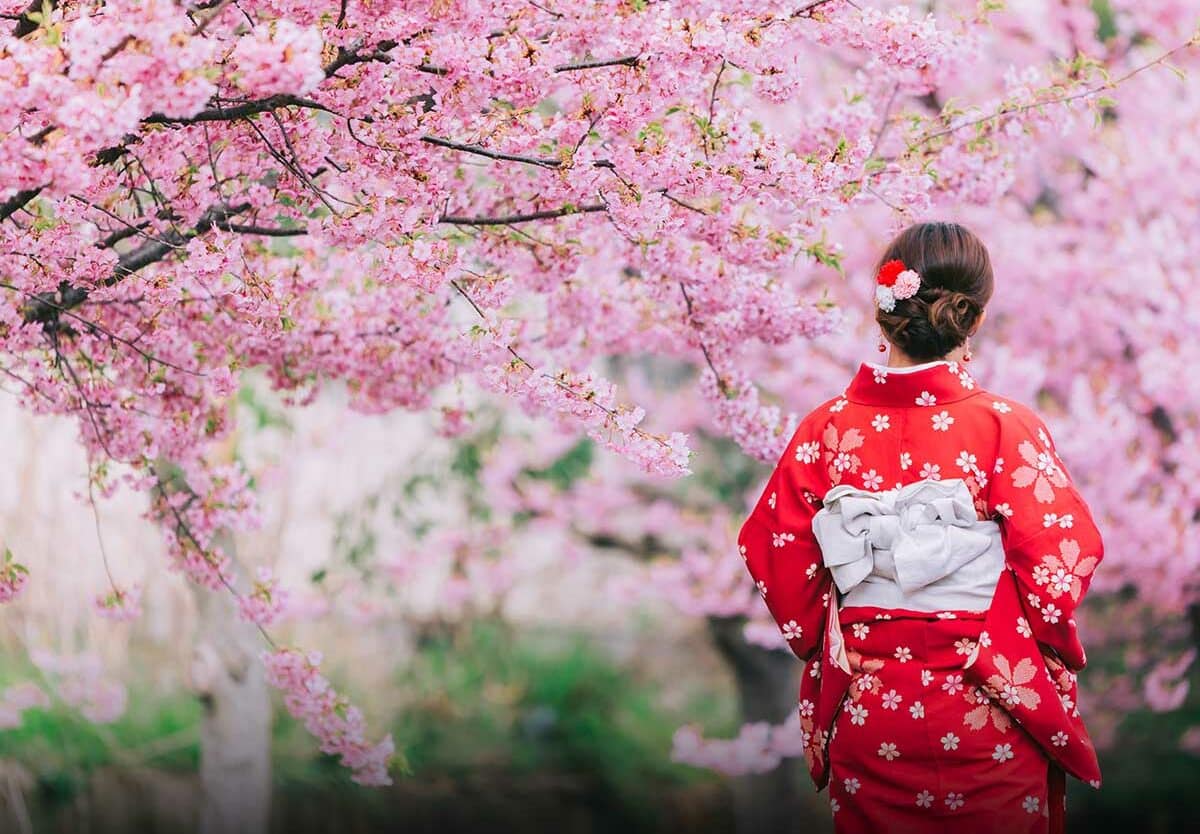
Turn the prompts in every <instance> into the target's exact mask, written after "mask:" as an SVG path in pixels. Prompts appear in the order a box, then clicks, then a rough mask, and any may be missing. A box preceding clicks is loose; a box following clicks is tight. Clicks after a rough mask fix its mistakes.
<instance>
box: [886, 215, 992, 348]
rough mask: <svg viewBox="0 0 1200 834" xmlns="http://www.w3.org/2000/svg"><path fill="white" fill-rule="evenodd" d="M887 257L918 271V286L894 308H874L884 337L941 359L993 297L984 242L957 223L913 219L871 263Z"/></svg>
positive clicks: (976, 321)
mask: <svg viewBox="0 0 1200 834" xmlns="http://www.w3.org/2000/svg"><path fill="white" fill-rule="evenodd" d="M891 260H900V261H903V262H904V267H905V268H906V269H912V270H916V271H917V272H918V273H920V275H921V289H920V290H919V291H918V292H917V294H916V295H915V296H913V297H912V298H905V299H900V300H898V301H897V302H896V309H894V310H893V311H892V312H890V313H889V312H886V311H885V310H882V309H877V310H876V313H875V320H876V321H877V322H879V326H880V327H882V328H883V332H884V333H885V334H886V335H887V337H888V340H889V341H891V343H892V344H894V345H895V346H896V347H898V348H899V349H900V350H902V351H904V353H905V354H907V355H908V356H910V357H912V358H913V359H917V360H925V361H928V360H931V359H940V358H942V357H943V356H945V355H946V354H948V353H950V351H952V350H954V349H955V348H956V347H958V346H959V345H961V344H962V343H963V342H965V341H966V340H967V337H968V336H970V335H971V334H972V333H973V332H974V331H975V328H976V327H977V326H978V324H979V316H980V315H981V314H982V313H983V308H984V307H986V306H987V303H988V301H989V300H991V297H992V289H993V279H992V261H991V258H989V257H988V251H987V247H985V246H984V245H983V241H981V240H980V239H979V238H978V237H976V236H975V235H974V233H972V232H971V231H970V230H968V229H966V228H965V227H963V226H960V225H958V224H957V223H915V224H913V225H912V226H909V227H908V228H907V229H905V230H904V231H902V232H901V233H900V234H898V235H897V236H896V238H895V239H894V240H893V241H892V242H891V243H890V244H888V247H887V249H886V250H884V253H883V257H881V258H880V259H879V263H878V264H877V265H876V267H875V272H876V274H878V272H879V267H880V266H882V265H883V264H885V263H887V262H888V261H891Z"/></svg>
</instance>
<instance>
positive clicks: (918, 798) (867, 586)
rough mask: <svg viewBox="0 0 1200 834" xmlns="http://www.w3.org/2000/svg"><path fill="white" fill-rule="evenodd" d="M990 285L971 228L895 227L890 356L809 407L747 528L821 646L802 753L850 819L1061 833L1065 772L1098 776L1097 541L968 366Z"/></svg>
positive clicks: (1032, 440) (881, 306) (761, 573)
mask: <svg viewBox="0 0 1200 834" xmlns="http://www.w3.org/2000/svg"><path fill="white" fill-rule="evenodd" d="M992 286H993V278H992V267H991V262H990V259H989V257H988V253H987V250H986V248H985V247H984V246H983V244H982V243H981V242H980V240H979V239H978V238H977V237H976V236H975V235H974V234H972V233H971V232H970V231H968V230H967V229H965V228H963V227H962V226H959V225H956V224H952V223H921V224H917V225H914V226H911V227H909V228H908V229H906V230H904V231H903V232H902V233H901V234H900V235H899V236H898V237H897V238H896V239H895V240H894V241H892V243H891V245H889V246H888V248H887V251H886V252H885V253H884V254H883V257H882V258H881V259H880V265H879V267H878V269H877V271H876V288H875V301H876V306H877V315H876V320H877V321H878V323H879V326H880V328H881V329H882V333H883V336H885V337H886V339H887V341H888V342H890V343H891V354H890V357H889V361H888V363H887V365H886V366H885V365H876V364H872V363H863V364H862V365H861V367H860V368H859V369H858V372H857V374H855V376H854V378H853V379H852V380H851V381H850V384H849V386H848V387H847V388H846V390H845V392H844V393H843V394H841V395H840V396H838V397H835V398H834V399H832V400H829V401H828V402H826V403H825V404H823V405H821V406H820V407H818V408H817V409H816V410H814V411H813V412H812V413H811V414H809V415H808V416H807V417H806V418H805V419H804V420H803V422H802V423H801V424H800V427H799V428H798V429H797V431H796V433H795V435H794V436H793V437H792V439H791V441H790V443H789V444H788V446H787V449H786V451H785V452H784V454H783V457H782V458H781V459H780V461H779V464H778V466H777V467H776V469H775V471H774V473H773V474H772V475H771V478H770V480H769V482H768V483H767V486H766V488H765V489H764V490H763V493H762V496H761V498H760V499H759V501H758V503H757V505H756V506H755V508H754V510H753V512H752V513H751V515H750V517H749V519H748V520H747V521H746V523H745V525H744V527H743V528H742V530H741V533H740V535H739V537H738V543H739V545H740V549H741V552H742V555H743V557H744V558H745V560H746V565H747V568H748V569H749V571H750V574H751V576H752V577H753V578H754V580H755V581H756V583H757V585H758V589H759V592H760V593H761V594H762V595H763V598H764V600H765V601H766V603H767V606H768V608H769V609H770V611H771V614H772V616H773V617H774V618H775V620H776V621H777V622H778V623H779V626H780V628H781V629H782V631H783V635H784V637H785V638H786V639H787V642H788V644H789V646H790V647H791V648H792V650H793V651H794V652H795V653H796V655H797V656H798V657H799V658H800V659H801V660H804V661H808V660H810V659H812V660H813V662H812V663H809V664H808V665H807V667H806V669H805V673H804V675H803V676H802V679H801V681H802V682H801V685H800V719H801V728H802V730H803V734H804V752H805V758H806V759H807V762H808V765H809V769H810V772H811V774H812V778H813V780H814V782H815V783H816V785H817V789H818V790H820V789H821V788H823V787H825V786H826V785H828V786H829V791H830V806H831V808H832V810H833V818H834V824H835V829H836V830H837V831H838V832H839V834H859V832H862V834H868V833H869V834H881V832H888V833H889V834H890V833H894V834H901V832H914V834H918V833H919V834H928V833H929V832H971V834H983V832H1004V834H1019V833H1020V832H1039V834H1042V833H1043V832H1060V831H1062V830H1063V818H1064V812H1065V796H1064V781H1065V778H1064V773H1070V774H1072V775H1074V776H1076V777H1077V778H1079V779H1082V780H1085V781H1088V782H1090V783H1091V784H1092V786H1093V787H1099V785H1100V771H1099V766H1098V764H1097V762H1096V755H1095V750H1094V748H1093V746H1092V743H1091V740H1090V739H1089V737H1088V734H1087V731H1086V729H1085V728H1084V725H1083V722H1082V719H1081V717H1080V715H1079V712H1078V710H1077V708H1076V693H1077V685H1076V673H1077V672H1078V671H1079V670H1080V669H1082V668H1084V664H1085V662H1086V658H1085V655H1084V651H1083V647H1082V646H1081V645H1080V642H1079V637H1078V635H1077V632H1076V627H1075V620H1074V616H1073V615H1074V611H1075V608H1076V606H1077V605H1078V604H1079V602H1080V600H1081V599H1082V598H1083V596H1084V594H1085V593H1086V591H1087V588H1088V585H1089V584H1090V582H1091V578H1092V575H1093V573H1094V571H1095V568H1096V565H1097V564H1098V563H1099V562H1100V559H1101V558H1102V556H1103V545H1102V542H1101V539H1100V534H1099V531H1098V530H1097V529H1096V524H1095V522H1094V521H1093V519H1092V515H1091V513H1090V512H1089V510H1088V508H1087V505H1086V504H1085V503H1084V501H1083V499H1082V498H1081V497H1080V495H1079V493H1078V492H1077V491H1076V489H1075V487H1074V485H1073V484H1072V482H1071V479H1070V477H1069V475H1068V473H1067V470H1066V468H1065V467H1064V466H1063V463H1062V461H1061V460H1060V459H1059V458H1058V456H1057V454H1056V453H1055V450H1054V444H1053V442H1052V441H1051V439H1050V435H1049V433H1048V432H1047V430H1046V427H1045V425H1044V424H1043V423H1042V421H1041V420H1040V419H1039V418H1038V417H1037V415H1036V414H1034V412H1033V411H1031V410H1030V409H1028V408H1026V407H1025V406H1022V405H1020V404H1018V403H1015V402H1013V401H1011V400H1008V399H1006V398H1004V397H1000V396H997V395H995V394H992V393H990V392H988V391H985V390H984V389H982V388H981V387H980V386H979V385H978V384H977V383H976V382H975V380H974V379H973V378H972V377H971V375H970V374H969V373H968V372H967V370H966V364H965V363H967V362H969V360H970V358H971V357H970V352H969V345H968V340H969V338H970V337H971V336H972V335H973V334H974V333H975V332H976V330H977V329H978V328H979V326H980V325H981V324H982V323H983V321H984V318H985V313H984V310H985V307H986V306H987V303H988V301H989V299H990V298H991V295H992ZM880 350H881V351H882V350H886V348H885V346H884V345H883V342H882V340H881V342H880ZM818 653H819V654H818Z"/></svg>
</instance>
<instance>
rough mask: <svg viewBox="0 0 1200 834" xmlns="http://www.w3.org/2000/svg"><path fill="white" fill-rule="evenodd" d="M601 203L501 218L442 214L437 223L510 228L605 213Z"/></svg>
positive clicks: (605, 208) (603, 205)
mask: <svg viewBox="0 0 1200 834" xmlns="http://www.w3.org/2000/svg"><path fill="white" fill-rule="evenodd" d="M607 210H608V206H606V205H605V204H603V203H587V204H585V205H582V206H572V205H567V206H563V207H561V208H556V209H546V210H544V211H531V212H527V213H525V214H509V215H504V216H501V217H464V216H462V215H457V214H443V215H442V216H441V217H439V218H438V222H439V223H447V224H449V225H452V226H511V225H513V224H514V223H528V222H530V221H533V220H551V219H553V218H556V217H569V216H571V215H573V214H589V213H592V212H599V211H607Z"/></svg>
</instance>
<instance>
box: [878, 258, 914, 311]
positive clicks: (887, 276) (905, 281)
mask: <svg viewBox="0 0 1200 834" xmlns="http://www.w3.org/2000/svg"><path fill="white" fill-rule="evenodd" d="M919 289H921V276H920V274H919V273H917V272H915V271H914V270H911V269H909V268H908V267H906V266H905V265H904V261H899V260H892V261H888V262H887V263H885V264H884V265H883V266H881V267H879V274H878V275H876V276H875V303H876V304H877V305H878V306H879V309H881V310H883V311H885V312H888V313H890V312H892V311H893V310H895V309H896V302H897V301H903V300H904V299H906V298H912V297H913V296H914V295H916V294H917V291H918V290H919Z"/></svg>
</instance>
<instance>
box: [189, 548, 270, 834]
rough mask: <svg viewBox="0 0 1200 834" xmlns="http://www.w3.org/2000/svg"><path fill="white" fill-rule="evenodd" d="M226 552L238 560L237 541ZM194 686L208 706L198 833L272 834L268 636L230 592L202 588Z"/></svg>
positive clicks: (199, 590) (202, 740)
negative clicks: (261, 658) (265, 655)
mask: <svg viewBox="0 0 1200 834" xmlns="http://www.w3.org/2000/svg"><path fill="white" fill-rule="evenodd" d="M221 546H222V547H223V548H224V549H225V550H226V552H227V553H229V554H230V555H231V556H232V555H234V550H233V546H234V545H233V542H232V541H231V540H230V538H229V537H223V538H222V541H221ZM196 598H197V608H198V612H199V617H198V623H197V625H198V633H197V635H196V645H195V655H194V660H193V663H192V682H193V685H194V686H195V688H196V691H197V693H198V695H199V697H200V700H201V702H202V703H203V704H204V719H203V723H202V725H201V730H200V780H201V784H202V786H203V790H204V801H203V810H202V811H201V822H200V834H266V831H267V827H268V821H269V814H270V807H271V699H270V694H269V692H268V689H267V682H266V675H265V673H264V670H263V665H262V663H261V662H260V661H259V659H258V655H259V653H260V652H261V651H262V650H263V648H264V647H263V640H262V635H261V634H259V632H258V629H257V628H255V626H254V625H253V624H252V623H249V622H246V621H245V620H243V619H242V618H241V617H240V616H238V612H237V605H236V604H235V602H234V600H233V597H232V595H231V594H229V593H227V592H225V591H224V590H219V591H208V590H205V589H203V588H197V589H196Z"/></svg>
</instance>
